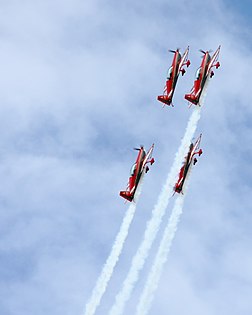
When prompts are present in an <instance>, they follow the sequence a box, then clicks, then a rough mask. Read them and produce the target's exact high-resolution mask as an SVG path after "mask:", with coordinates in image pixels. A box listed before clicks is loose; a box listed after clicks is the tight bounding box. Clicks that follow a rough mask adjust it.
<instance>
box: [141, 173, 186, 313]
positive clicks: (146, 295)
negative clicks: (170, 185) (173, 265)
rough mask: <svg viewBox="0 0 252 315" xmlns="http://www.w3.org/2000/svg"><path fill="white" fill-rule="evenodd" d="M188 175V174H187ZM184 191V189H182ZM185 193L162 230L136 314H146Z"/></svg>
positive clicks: (175, 227) (166, 255)
mask: <svg viewBox="0 0 252 315" xmlns="http://www.w3.org/2000/svg"><path fill="white" fill-rule="evenodd" d="M188 176H189V174H188ZM184 192H185V190H184ZM184 199H185V194H184V195H182V194H180V195H179V196H178V198H177V199H176V201H175V204H174V208H173V210H172V213H171V216H170V218H169V222H168V225H167V227H166V229H165V231H164V234H163V238H162V240H161V243H160V245H159V249H158V252H157V255H156V257H155V260H154V263H153V265H152V268H151V271H150V274H149V276H148V279H147V281H146V284H145V287H144V290H143V293H142V295H141V297H140V300H139V304H138V306H137V312H136V315H146V314H148V311H149V309H150V307H151V304H152V301H153V297H154V293H155V291H156V289H157V287H158V283H159V280H160V277H161V274H162V271H163V267H164V264H165V263H166V260H167V257H168V254H169V251H170V248H171V244H172V240H173V238H174V236H175V233H176V230H177V225H178V223H179V219H180V216H181V214H182V210H183V204H184Z"/></svg>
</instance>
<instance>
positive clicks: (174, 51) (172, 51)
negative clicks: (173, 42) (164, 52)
mask: <svg viewBox="0 0 252 315" xmlns="http://www.w3.org/2000/svg"><path fill="white" fill-rule="evenodd" d="M179 50H180V48H177V50H173V49H169V52H171V53H174V54H175V53H176V52H177V51H179Z"/></svg>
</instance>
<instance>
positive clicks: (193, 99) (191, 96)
mask: <svg viewBox="0 0 252 315" xmlns="http://www.w3.org/2000/svg"><path fill="white" fill-rule="evenodd" d="M185 99H186V100H187V101H189V102H190V103H193V104H195V105H197V98H196V96H195V95H194V94H186V95H185Z"/></svg>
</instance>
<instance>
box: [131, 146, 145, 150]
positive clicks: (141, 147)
mask: <svg viewBox="0 0 252 315" xmlns="http://www.w3.org/2000/svg"><path fill="white" fill-rule="evenodd" d="M143 147H144V146H143V145H140V148H133V149H134V150H137V151H140V150H141V149H143Z"/></svg>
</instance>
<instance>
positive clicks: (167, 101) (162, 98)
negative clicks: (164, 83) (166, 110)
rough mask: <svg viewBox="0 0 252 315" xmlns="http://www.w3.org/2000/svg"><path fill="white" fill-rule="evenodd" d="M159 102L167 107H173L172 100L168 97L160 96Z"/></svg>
mask: <svg viewBox="0 0 252 315" xmlns="http://www.w3.org/2000/svg"><path fill="white" fill-rule="evenodd" d="M157 100H158V101H159V102H162V103H164V104H165V105H171V98H169V97H168V96H167V95H159V96H158V97H157Z"/></svg>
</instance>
